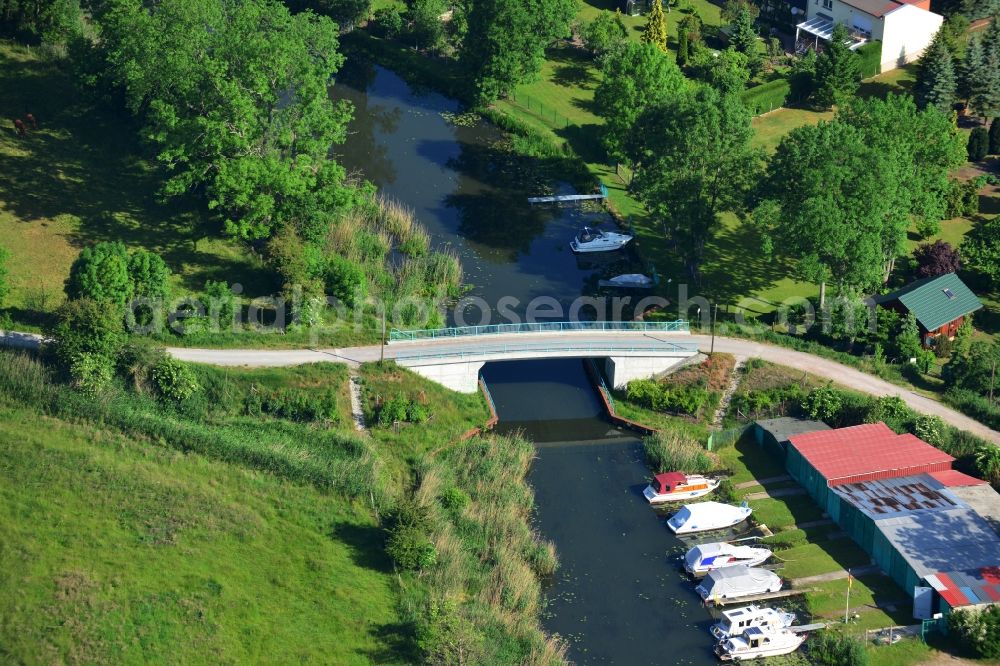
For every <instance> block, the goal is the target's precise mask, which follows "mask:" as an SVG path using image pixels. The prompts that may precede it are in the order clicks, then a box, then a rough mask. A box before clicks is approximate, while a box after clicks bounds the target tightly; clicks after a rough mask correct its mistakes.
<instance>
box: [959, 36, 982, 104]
mask: <svg viewBox="0 0 1000 666" xmlns="http://www.w3.org/2000/svg"><path fill="white" fill-rule="evenodd" d="M983 57H984V54H983V42H982V39H981V38H973V39H970V40H969V46H968V48H966V49H965V58H963V59H962V62H961V63H959V67H958V96H959V97H960V98H961V99H964V100H965V101H966V102H968V101H969V99H970V98H971V97H972V93H973V91H974V90H975V88H976V84H977V82H978V77H979V71H980V70H981V69H982V68H983Z"/></svg>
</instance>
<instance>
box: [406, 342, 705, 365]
mask: <svg viewBox="0 0 1000 666" xmlns="http://www.w3.org/2000/svg"><path fill="white" fill-rule="evenodd" d="M697 351H698V345H697V344H696V343H693V342H688V343H676V342H656V343H655V344H642V345H637V344H631V343H618V342H602V343H594V344H572V343H563V344H559V343H558V342H555V343H540V342H522V343H512V344H504V345H473V346H471V347H462V348H458V349H444V350H437V349H433V348H432V349H427V350H423V351H416V352H404V353H400V354H396V355H395V356H394V357H393V358H394V359H395V360H396V361H397V362H398V361H404V362H405V361H430V360H435V359H442V360H444V359H463V358H481V357H483V356H504V355H506V354H524V355H526V356H527V357H529V358H531V357H537V356H540V355H541V356H544V355H547V354H581V355H583V356H584V357H586V356H593V355H603V354H611V355H614V354H643V355H645V354H650V355H653V356H655V355H658V354H664V353H669V354H673V353H685V354H694V353H697Z"/></svg>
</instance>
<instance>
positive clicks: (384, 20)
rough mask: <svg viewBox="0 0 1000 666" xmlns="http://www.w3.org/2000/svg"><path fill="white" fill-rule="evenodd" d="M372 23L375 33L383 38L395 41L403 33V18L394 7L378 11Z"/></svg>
mask: <svg viewBox="0 0 1000 666" xmlns="http://www.w3.org/2000/svg"><path fill="white" fill-rule="evenodd" d="M372 23H373V27H374V28H375V33H376V34H377V35H379V36H381V37H386V38H388V39H395V38H396V37H398V36H399V33H401V32H403V17H402V16H400V15H399V10H398V9H396V7H394V6H392V5H390V6H389V7H382V8H381V9H378V10H376V11H375V17H374V19H373V21H372Z"/></svg>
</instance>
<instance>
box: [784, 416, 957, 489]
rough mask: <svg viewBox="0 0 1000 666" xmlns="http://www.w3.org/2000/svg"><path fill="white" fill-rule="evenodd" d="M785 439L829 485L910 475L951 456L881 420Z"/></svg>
mask: <svg viewBox="0 0 1000 666" xmlns="http://www.w3.org/2000/svg"><path fill="white" fill-rule="evenodd" d="M788 441H789V442H790V443H791V444H792V446H794V447H795V448H796V449H797V450H798V451H799V453H801V454H802V456H803V457H804V458H805V459H806V460H807V461H809V464H810V465H812V466H813V467H814V468H815V469H816V471H818V472H819V473H820V474H822V475H823V478H825V479H826V481H827V484H828V485H829V486H831V487H832V486H836V485H840V484H842V483H852V482H856V481H862V480H865V478H866V477H867V478H872V475H875V476H878V477H879V478H893V477H900V476H913V475H915V474H919V473H921V472H927V471H932V470H933V469H934V468H935V466H937V467H940V466H942V465H944V466H946V468H950V467H951V463H952V462H954V460H955V459H954V458H952V457H951V456H949V455H948V454H947V453H944V452H943V451H939V450H938V449H935V448H934V447H933V446H931V445H930V444H928V443H927V442H924V441H923V440H921V439H919V438H918V437H914V436H913V435H910V434H906V435H897V434H896V433H894V432H893V431H892V429H891V428H889V426H887V425H886V424H884V423H867V424H864V425H859V426H853V427H850V428H839V429H837V430H828V431H825V432H811V433H806V434H804V435H793V436H791V437H789V438H788Z"/></svg>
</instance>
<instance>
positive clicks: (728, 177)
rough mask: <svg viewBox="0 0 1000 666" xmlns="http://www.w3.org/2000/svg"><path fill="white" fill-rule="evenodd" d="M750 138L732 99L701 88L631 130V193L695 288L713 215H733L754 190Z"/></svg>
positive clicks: (741, 109) (755, 166)
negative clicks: (634, 170) (633, 168)
mask: <svg viewBox="0 0 1000 666" xmlns="http://www.w3.org/2000/svg"><path fill="white" fill-rule="evenodd" d="M752 136H753V130H752V129H751V127H750V113H749V111H747V109H746V107H745V106H743V103H742V102H741V101H740V99H739V97H738V96H737V95H732V94H730V95H723V94H720V93H719V92H718V91H716V90H715V89H714V88H711V87H708V86H704V85H701V86H697V87H695V88H693V89H688V90H686V91H684V92H681V93H680V94H677V95H675V96H674V97H672V98H668V99H666V100H664V101H663V102H661V103H659V104H656V105H654V106H652V107H650V108H649V109H647V110H646V111H645V112H644V113H643V114H642V115H641V116H640V117H639V119H638V121H637V122H636V131H635V133H634V135H633V141H634V142H635V147H634V148H633V154H634V155H635V157H636V162H637V163H639V164H641V168H640V169H639V170H638V174H637V176H636V178H635V181H634V183H633V186H634V189H635V191H636V193H637V194H638V196H639V198H640V200H642V202H643V203H645V204H646V206H647V208H648V209H649V211H650V212H651V213H652V214H653V215H654V216H655V217H656V218H657V219H660V220H662V222H663V228H664V232H665V234H666V235H667V237H668V238H669V239H670V240H671V241H672V242H673V245H674V248H675V251H676V252H677V253H678V254H680V256H681V257H682V258H683V259H684V262H685V264H686V265H687V267H688V269H689V271H690V273H691V276H692V277H693V278H694V279H695V280H698V279H699V273H698V266H699V264H700V263H701V260H702V257H703V254H704V250H705V244H706V243H707V242H708V241H709V240H710V239H711V238H712V236H713V234H714V233H715V231H716V230H717V229H718V225H719V214H720V213H721V212H723V211H727V210H741V209H742V207H743V204H744V200H745V196H746V194H747V192H748V191H749V189H750V188H751V187H752V186H753V185H754V184H755V182H756V178H757V175H758V173H759V170H760V165H761V163H762V160H763V155H762V154H761V153H759V152H758V151H757V150H755V149H753V148H751V147H750V139H751V137H752Z"/></svg>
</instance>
